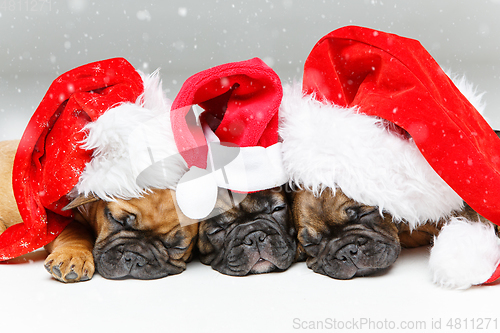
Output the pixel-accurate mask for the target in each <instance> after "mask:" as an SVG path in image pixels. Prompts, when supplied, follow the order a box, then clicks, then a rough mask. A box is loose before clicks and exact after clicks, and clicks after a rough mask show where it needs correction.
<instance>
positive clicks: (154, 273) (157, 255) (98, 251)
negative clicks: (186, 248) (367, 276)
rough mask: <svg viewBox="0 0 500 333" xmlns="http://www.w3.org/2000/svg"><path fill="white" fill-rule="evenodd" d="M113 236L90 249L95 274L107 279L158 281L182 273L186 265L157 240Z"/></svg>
mask: <svg viewBox="0 0 500 333" xmlns="http://www.w3.org/2000/svg"><path fill="white" fill-rule="evenodd" d="M123 234H124V232H122V233H120V235H115V236H113V237H111V239H109V238H108V240H106V241H103V242H101V243H98V244H96V246H95V247H94V253H93V254H94V261H95V264H96V270H97V272H99V274H100V275H101V276H103V277H104V278H107V279H125V278H134V279H142V280H149V279H158V278H162V277H165V276H168V275H173V274H178V273H181V272H182V271H184V270H185V268H186V263H185V262H184V261H183V260H178V259H177V260H176V259H174V258H172V257H173V256H174V257H176V258H178V257H180V256H179V255H174V254H169V249H167V248H166V246H165V245H164V244H163V242H162V241H161V240H160V239H158V238H149V239H148V238H147V237H145V236H144V235H141V234H139V235H135V234H134V233H133V232H128V233H126V235H123Z"/></svg>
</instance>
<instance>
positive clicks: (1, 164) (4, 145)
mask: <svg viewBox="0 0 500 333" xmlns="http://www.w3.org/2000/svg"><path fill="white" fill-rule="evenodd" d="M18 145H19V141H1V142H0V233H2V232H4V231H5V229H6V228H8V227H10V226H11V225H14V224H16V223H20V222H22V220H21V215H19V211H18V210H17V204H16V200H15V199H14V192H13V191H12V165H13V164H14V157H15V155H16V150H17V146H18Z"/></svg>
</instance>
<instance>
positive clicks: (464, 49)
mask: <svg viewBox="0 0 500 333" xmlns="http://www.w3.org/2000/svg"><path fill="white" fill-rule="evenodd" d="M46 1H50V0H46ZM35 2H36V4H38V6H40V5H41V4H42V0H37V1H35ZM5 3H6V4H7V5H9V4H11V3H12V4H13V5H14V6H13V7H12V8H10V9H12V10H10V9H9V7H5V6H4V7H2V5H3V4H5ZM25 3H28V2H27V1H0V139H1V140H4V139H15V138H19V137H20V136H21V134H22V132H23V129H24V127H25V126H26V124H27V122H28V120H29V117H30V116H31V114H32V113H33V111H34V109H35V108H36V106H37V105H38V103H39V102H40V100H41V99H42V97H43V95H44V93H45V91H46V90H47V89H48V87H49V85H50V83H51V82H52V81H53V80H54V79H55V78H56V77H57V75H59V74H62V73H63V72H65V71H67V70H69V69H71V68H74V67H77V66H79V65H82V64H85V63H88V62H91V61H96V60H100V59H105V58H110V57H114V56H122V57H125V58H127V59H128V60H129V61H131V63H132V64H133V65H134V66H136V68H138V69H143V70H145V71H148V72H151V71H153V70H154V69H156V68H157V67H161V68H162V69H161V72H160V75H161V77H162V78H163V80H164V85H165V87H167V88H168V93H167V95H168V97H169V98H171V99H173V98H174V97H175V93H176V92H177V91H178V90H179V89H180V86H181V84H182V83H183V82H184V80H185V79H186V78H187V77H188V76H190V75H192V74H194V73H196V72H199V71H201V70H204V69H207V68H209V67H211V66H215V65H220V64H223V63H226V62H231V61H239V60H245V59H249V58H252V57H255V56H258V57H261V58H262V59H264V60H265V61H266V62H267V63H268V64H269V65H271V66H272V67H273V68H274V69H275V70H276V72H277V73H278V74H279V75H280V77H281V78H282V80H283V81H286V82H288V81H291V80H292V79H293V78H300V76H301V73H302V66H303V63H304V60H305V58H306V56H307V54H308V53H309V51H310V50H311V48H312V47H313V45H314V44H315V43H316V41H317V40H319V39H320V38H321V37H322V36H323V35H325V34H327V33H328V32H330V31H332V30H334V29H336V28H338V27H341V26H344V25H348V24H357V25H362V26H367V27H371V28H376V29H381V30H384V31H388V32H393V33H397V34H400V35H403V36H407V37H411V38H416V39H419V40H420V41H421V42H422V44H423V45H424V46H425V47H426V48H427V49H428V50H429V52H430V53H431V54H432V55H433V56H434V57H435V58H436V60H437V61H438V62H439V63H440V64H441V65H442V66H443V67H445V68H451V69H452V70H453V71H454V72H458V73H465V74H466V75H467V77H468V79H469V80H471V81H472V82H474V83H475V84H477V85H478V87H479V89H480V90H482V91H484V90H486V91H487V94H486V95H485V100H486V102H487V107H486V117H487V119H488V120H489V121H490V123H491V124H492V125H493V126H494V127H497V128H500V114H499V112H498V111H497V110H498V109H499V108H500V92H499V91H498V90H499V89H498V86H499V80H500V49H499V46H500V42H499V41H500V20H499V19H498V15H499V13H500V1H498V0H492V1H487V0H477V1H457V0H440V1H435V0H426V1H412V2H410V1H397V0H384V1H379V0H359V1H358V0H356V1H354V0H351V1H348V0H345V1H344V0H339V1H330V0H328V1H314V0H312V1H298V0H276V1H265V0H255V1H222V0H221V1H215V0H213V1H208V0H207V1H194V0H193V1H188V0H169V1H154V0H152V1H149V2H147V3H144V2H139V1H122V2H112V1H107V2H105V1H93V2H91V1H85V0H68V1H56V0H52V1H50V3H51V7H50V10H48V9H45V10H44V11H38V12H33V11H27V10H25V8H24V7H21V6H22V5H24V4H25ZM29 3H32V2H31V1H30V2H29ZM38 8H41V7H38ZM45 8H47V7H45ZM25 258H29V259H31V260H34V262H33V264H30V263H29V262H27V263H20V264H12V265H10V264H1V265H0V281H1V286H2V289H3V290H2V293H1V302H0V316H1V322H0V332H2V333H3V332H55V331H57V332H59V331H62V332H71V333H73V332H88V331H93V332H104V331H109V332H148V331H154V332H296V331H300V330H298V329H295V328H294V327H296V326H297V324H305V325H306V326H308V324H309V323H308V321H314V322H316V321H323V322H324V323H325V324H327V323H330V322H332V321H333V320H334V319H336V320H338V321H339V320H342V321H353V320H354V321H355V323H356V322H357V323H358V324H359V323H360V320H362V319H363V318H364V319H366V320H372V321H376V322H380V321H381V322H382V323H383V322H384V320H387V321H388V322H390V321H393V322H394V323H395V324H396V325H399V324H400V323H402V321H408V322H409V323H412V322H413V323H415V324H417V323H416V322H417V321H423V322H425V323H426V328H427V329H425V330H417V329H413V330H407V331H416V332H472V330H471V329H470V322H469V329H468V330H466V329H465V328H464V324H463V322H462V326H461V327H462V329H461V330H457V329H454V330H449V329H447V327H446V323H447V322H448V320H449V319H450V318H454V319H455V318H458V319H459V320H460V319H461V320H463V319H480V318H497V325H498V326H497V330H498V329H500V315H499V314H498V309H497V302H498V300H497V299H498V298H500V285H495V286H483V287H474V288H472V289H470V290H467V291H453V290H444V289H441V288H438V287H436V286H434V285H433V284H432V283H431V282H430V275H429V272H428V269H427V252H426V250H425V249H417V250H411V251H403V253H402V255H401V258H400V259H399V260H398V261H397V262H396V264H395V265H394V267H393V268H392V269H390V270H388V271H387V272H385V273H384V274H380V275H378V276H375V277H367V278H356V279H353V280H349V281H337V280H332V279H330V278H327V277H324V276H321V275H318V274H315V273H313V272H312V271H311V270H309V269H307V268H306V266H305V263H298V264H295V265H293V266H292V268H291V269H289V270H288V271H286V272H284V273H279V274H267V275H260V276H249V277H228V276H224V275H221V274H219V273H217V272H215V271H213V270H212V269H211V268H210V267H208V266H204V265H202V264H200V263H199V262H193V263H190V264H189V265H188V268H187V270H186V271H185V272H184V273H182V274H180V275H177V276H172V277H167V278H164V279H159V280H154V281H138V280H124V281H111V280H105V279H103V278H101V277H100V276H95V277H94V278H93V279H92V280H91V281H89V282H85V283H77V284H69V285H64V284H62V283H59V282H57V281H55V280H53V279H51V277H50V276H49V275H48V273H47V272H46V271H45V269H44V268H43V258H44V253H43V252H41V253H40V252H38V253H36V254H34V255H33V254H32V255H29V256H27V257H25ZM20 261H22V260H20V259H18V260H16V262H20ZM296 318H297V319H296ZM439 319H441V325H442V326H441V329H434V330H433V329H432V323H433V322H435V321H436V320H439ZM294 320H295V322H294ZM327 320H329V321H327ZM476 323H477V322H476ZM364 328H365V329H364V330H359V331H360V332H361V331H365V332H366V331H368V332H370V331H378V332H388V331H390V330H387V329H379V330H376V329H375V330H373V329H372V330H370V329H369V327H367V326H365V327H364ZM372 328H373V327H372ZM483 328H484V325H483ZM490 328H491V326H490ZM310 331H316V330H312V329H311V330H310ZM326 331H335V330H333V329H332V330H326ZM346 331H347V332H356V331H357V330H344V332H346ZM394 331H395V332H396V331H398V330H394ZM478 331H484V332H488V331H487V330H478ZM489 331H491V332H493V331H494V330H489Z"/></svg>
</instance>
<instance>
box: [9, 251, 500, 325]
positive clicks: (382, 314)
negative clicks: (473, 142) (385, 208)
mask: <svg viewBox="0 0 500 333" xmlns="http://www.w3.org/2000/svg"><path fill="white" fill-rule="evenodd" d="M44 256H45V251H38V252H35V253H33V254H30V255H27V256H25V257H23V258H18V259H16V260H15V262H16V263H17V264H2V265H0V277H1V281H2V288H3V290H2V302H1V303H0V313H1V314H2V321H1V323H0V329H1V331H2V332H53V331H63V332H72V333H76V332H88V331H95V332H105V331H107V332H123V333H125V332H148V331H152V332H153V331H154V332H296V331H315V330H303V329H297V328H295V327H297V326H299V325H306V326H307V327H309V324H310V323H309V322H310V321H313V322H314V324H315V325H316V323H317V322H318V321H323V322H324V324H325V325H327V324H328V323H333V320H337V321H344V322H345V323H347V322H348V321H350V322H353V321H357V322H358V325H360V324H361V322H362V320H366V321H368V320H371V321H372V322H375V323H379V324H378V325H380V323H383V324H384V325H385V322H387V325H391V323H390V322H393V323H394V325H395V327H396V328H397V327H398V325H406V324H408V325H423V323H425V325H426V326H425V329H419V330H417V329H414V330H411V331H417V332H473V330H471V329H470V326H469V329H468V330H466V329H464V327H463V323H462V329H461V330H457V329H453V330H450V329H449V328H448V327H447V326H446V324H447V323H448V321H449V320H450V319H453V320H455V318H459V319H461V320H463V319H474V318H475V319H476V320H477V319H479V318H497V330H493V329H491V328H494V327H493V324H492V323H491V324H490V325H491V326H490V330H480V331H484V332H494V331H498V329H499V328H500V327H499V326H498V325H500V322H499V321H500V315H499V314H498V309H497V306H496V304H497V299H498V298H499V297H500V285H493V286H481V287H473V288H472V289H469V290H466V291H456V290H446V289H442V288H439V287H436V286H435V285H433V284H432V283H431V282H430V276H429V272H428V270H427V250H426V249H425V248H420V249H412V250H404V251H403V252H402V254H401V256H400V258H399V259H398V260H397V261H396V264H395V265H394V266H393V267H392V268H391V269H389V270H388V271H386V272H384V273H381V274H378V275H377V276H373V277H365V278H355V279H352V280H348V281H341V280H334V279H330V278H328V277H325V276H322V275H319V274H316V273H314V272H312V271H311V270H309V269H308V268H307V267H306V264H305V263H296V264H294V265H293V266H292V267H291V268H290V269H289V270H288V271H286V272H282V273H270V274H263V275H253V276H247V277H229V276H225V275H222V274H220V273H218V272H216V271H214V270H212V269H211V268H210V267H209V266H205V265H203V264H201V263H199V262H198V261H194V262H192V263H190V264H188V267H187V270H186V271H185V272H183V273H181V274H179V275H175V276H170V277H166V278H163V279H159V280H151V281H140V280H120V281H116V280H106V279H104V278H102V277H101V276H99V275H97V276H94V278H93V279H92V280H90V281H87V282H82V283H75V284H63V283H61V282H58V281H56V280H54V279H52V278H51V277H50V275H49V274H48V273H47V272H46V271H45V269H44V268H43V259H44ZM25 260H27V261H26V262H23V261H25ZM29 260H32V261H33V262H32V263H30V262H29ZM439 320H441V325H442V328H441V330H437V329H432V325H433V323H435V322H436V321H439ZM346 325H347V324H346ZM372 325H373V324H372ZM469 325H470V322H469ZM420 327H422V328H423V326H420ZM4 328H9V330H4ZM326 328H328V327H326ZM360 328H361V327H360ZM363 328H364V329H362V330H361V329H360V330H356V329H353V330H344V331H349V332H351V331H352V332H372V331H373V332H375V331H379V332H388V331H390V330H386V329H382V330H378V329H373V328H374V327H373V326H372V327H371V328H372V329H370V327H369V326H368V324H366V325H365V326H364V327H363ZM326 331H334V330H333V329H332V330H329V329H326ZM394 331H395V332H396V331H398V330H394Z"/></svg>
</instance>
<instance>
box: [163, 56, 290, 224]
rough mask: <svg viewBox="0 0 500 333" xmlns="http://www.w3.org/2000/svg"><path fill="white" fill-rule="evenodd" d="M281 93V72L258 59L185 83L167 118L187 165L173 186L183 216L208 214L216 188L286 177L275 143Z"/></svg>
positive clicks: (251, 187) (245, 188)
mask: <svg viewBox="0 0 500 333" xmlns="http://www.w3.org/2000/svg"><path fill="white" fill-rule="evenodd" d="M282 95H283V91H282V86H281V81H280V79H279V77H278V76H277V75H276V73H275V72H274V71H273V70H272V69H271V68H270V67H268V66H267V65H266V64H265V63H264V62H263V61H262V60H260V59H258V58H254V59H250V60H247V61H240V62H234V63H228V64H224V65H221V66H217V67H213V68H210V69H207V70H204V71H202V72H199V73H197V74H195V75H193V76H191V77H190V78H188V79H187V80H186V82H184V84H183V86H182V88H181V90H180V91H179V93H178V95H177V96H176V98H175V100H174V102H173V104H172V112H171V119H172V128H173V131H174V136H175V142H176V143H177V148H178V150H179V152H180V154H181V155H182V156H183V157H184V159H185V160H186V162H187V165H188V167H189V168H190V170H189V172H187V173H186V174H185V175H184V176H183V178H182V179H181V180H180V181H179V184H178V186H177V190H176V199H177V204H178V205H179V207H180V208H181V210H182V211H183V213H184V214H185V215H186V216H188V217H190V218H192V219H200V218H205V217H207V216H208V215H209V214H210V213H211V212H212V210H213V208H214V205H215V202H216V200H217V192H218V188H219V187H222V188H225V189H229V190H232V191H237V192H243V193H248V192H253V191H259V190H264V189H268V188H272V187H275V186H280V185H282V184H284V183H286V182H287V180H288V178H287V177H286V174H285V172H284V169H283V165H282V161H281V143H279V142H278V110H279V107H280V103H281V99H282ZM195 106H199V107H201V109H202V110H201V113H199V112H197V111H196V107H195ZM243 197H244V196H240V198H243Z"/></svg>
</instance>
